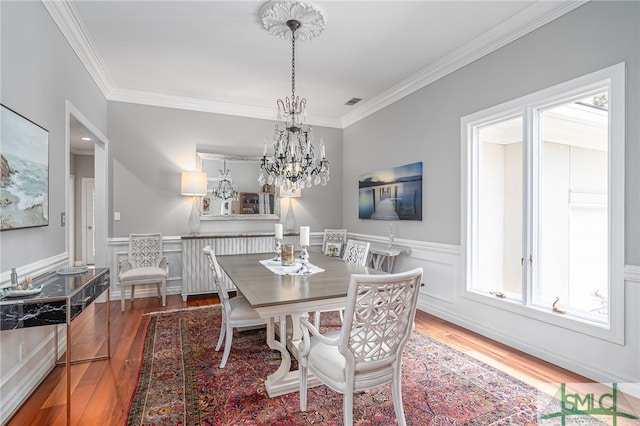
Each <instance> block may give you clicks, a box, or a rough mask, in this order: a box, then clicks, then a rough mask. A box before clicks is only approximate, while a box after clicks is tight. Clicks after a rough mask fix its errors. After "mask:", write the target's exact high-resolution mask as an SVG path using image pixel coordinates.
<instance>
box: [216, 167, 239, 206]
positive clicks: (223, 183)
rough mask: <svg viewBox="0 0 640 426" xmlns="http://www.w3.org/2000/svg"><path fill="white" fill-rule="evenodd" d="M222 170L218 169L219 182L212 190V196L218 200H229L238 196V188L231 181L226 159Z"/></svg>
mask: <svg viewBox="0 0 640 426" xmlns="http://www.w3.org/2000/svg"><path fill="white" fill-rule="evenodd" d="M223 169H224V171H223V170H220V176H219V179H220V182H218V185H217V186H216V187H215V188H214V190H213V196H214V197H215V198H218V199H220V200H230V199H235V198H237V197H238V189H237V188H236V186H235V185H233V184H232V183H231V175H230V173H231V170H229V169H227V160H225V161H224V166H223Z"/></svg>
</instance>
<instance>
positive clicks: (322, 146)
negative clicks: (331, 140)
mask: <svg viewBox="0 0 640 426" xmlns="http://www.w3.org/2000/svg"><path fill="white" fill-rule="evenodd" d="M320 143H322V140H320ZM320 148H321V149H320V158H324V144H322V145H321V146H320Z"/></svg>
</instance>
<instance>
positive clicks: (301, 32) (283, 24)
mask: <svg viewBox="0 0 640 426" xmlns="http://www.w3.org/2000/svg"><path fill="white" fill-rule="evenodd" d="M260 18H261V19H262V23H263V25H264V28H265V29H266V30H267V31H269V33H270V34H272V35H274V36H276V37H280V38H286V39H289V40H290V39H291V36H292V35H293V34H294V32H292V31H291V29H290V27H289V25H287V22H288V21H291V20H294V21H298V22H300V27H299V28H298V29H296V31H295V36H296V38H297V39H298V40H311V39H312V38H314V37H317V36H318V35H320V33H321V32H322V31H323V30H324V27H325V26H326V25H327V17H326V15H325V13H324V11H323V10H322V9H321V8H320V7H318V6H317V5H316V4H314V3H312V2H309V1H278V0H272V1H270V2H267V3H265V4H264V5H263V6H262V8H261V9H260Z"/></svg>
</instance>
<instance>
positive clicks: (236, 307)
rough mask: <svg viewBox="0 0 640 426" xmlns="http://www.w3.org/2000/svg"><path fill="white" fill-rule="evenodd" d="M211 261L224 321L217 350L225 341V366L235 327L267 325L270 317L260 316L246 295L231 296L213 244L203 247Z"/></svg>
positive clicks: (223, 357) (223, 359) (210, 264)
mask: <svg viewBox="0 0 640 426" xmlns="http://www.w3.org/2000/svg"><path fill="white" fill-rule="evenodd" d="M202 251H203V252H204V254H205V257H206V258H207V261H208V262H209V267H210V268H211V274H212V275H213V281H214V282H213V285H214V288H215V289H216V291H217V292H218V296H219V297H220V303H221V304H222V321H221V324H220V336H219V337H218V343H217V344H216V352H217V351H219V350H220V348H221V347H222V343H223V342H224V352H223V354H222V360H221V361H220V368H224V366H225V365H226V364H227V360H228V359H229V353H230V352H231V341H232V340H233V329H234V328H238V327H254V326H257V325H266V324H267V321H268V319H264V318H260V316H259V315H258V313H257V312H256V311H255V309H253V308H252V307H251V304H249V301H247V299H246V298H245V297H244V296H241V295H240V296H236V297H233V298H229V291H228V288H227V285H228V284H227V283H228V280H227V277H226V275H223V272H222V270H221V269H220V265H219V264H218V261H217V259H216V255H215V253H214V252H213V250H212V249H211V246H206V247H204V248H203V249H202ZM225 336H226V340H225Z"/></svg>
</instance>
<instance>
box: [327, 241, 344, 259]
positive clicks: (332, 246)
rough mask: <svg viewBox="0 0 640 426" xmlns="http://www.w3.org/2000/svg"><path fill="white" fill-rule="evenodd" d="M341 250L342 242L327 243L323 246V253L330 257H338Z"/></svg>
mask: <svg viewBox="0 0 640 426" xmlns="http://www.w3.org/2000/svg"><path fill="white" fill-rule="evenodd" d="M341 251H342V243H327V245H326V247H325V248H324V254H326V255H327V256H331V257H340V252H341Z"/></svg>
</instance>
